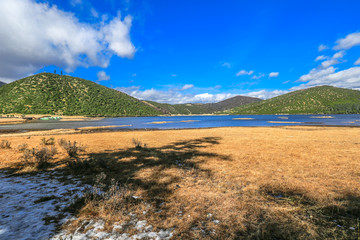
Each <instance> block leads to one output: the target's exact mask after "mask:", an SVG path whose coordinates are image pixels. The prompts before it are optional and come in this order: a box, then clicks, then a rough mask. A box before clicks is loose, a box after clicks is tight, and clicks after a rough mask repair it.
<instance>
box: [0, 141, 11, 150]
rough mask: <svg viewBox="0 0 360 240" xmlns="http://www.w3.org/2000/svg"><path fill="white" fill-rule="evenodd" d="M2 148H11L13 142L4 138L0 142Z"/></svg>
mask: <svg viewBox="0 0 360 240" xmlns="http://www.w3.org/2000/svg"><path fill="white" fill-rule="evenodd" d="M0 148H2V149H9V148H11V143H10V142H9V141H8V140H2V141H1V142H0Z"/></svg>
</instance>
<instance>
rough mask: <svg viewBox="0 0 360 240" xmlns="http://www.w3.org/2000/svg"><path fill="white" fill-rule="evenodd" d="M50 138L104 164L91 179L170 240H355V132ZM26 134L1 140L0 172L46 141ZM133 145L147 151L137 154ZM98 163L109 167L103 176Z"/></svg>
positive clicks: (217, 131) (358, 165) (223, 131)
mask: <svg viewBox="0 0 360 240" xmlns="http://www.w3.org/2000/svg"><path fill="white" fill-rule="evenodd" d="M43 133H44V132H43ZM51 133H52V132H48V134H50V135H48V136H47V138H48V137H54V138H55V140H56V141H57V140H58V139H60V138H64V139H66V140H69V141H77V142H78V143H81V144H83V145H86V152H85V153H82V154H81V155H80V157H81V158H83V159H87V158H89V159H92V161H93V160H94V161H95V160H96V159H97V160H101V164H102V165H99V166H97V167H96V168H95V169H96V171H95V172H97V173H98V172H99V171H100V170H98V168H100V169H103V170H101V171H104V172H106V174H107V175H109V176H111V177H113V178H115V179H116V180H117V181H119V182H120V183H124V184H125V183H126V184H130V185H131V186H132V187H134V188H135V189H136V193H135V194H136V196H141V197H142V199H143V200H144V201H146V202H148V203H151V204H153V206H154V209H156V211H155V210H154V212H152V214H150V215H144V216H143V218H144V220H146V221H147V222H148V223H149V224H151V225H152V226H154V227H155V228H162V229H170V228H174V229H176V230H175V231H174V234H175V236H177V239H189V238H200V239H201V238H202V237H201V236H203V235H201V234H203V233H202V232H201V231H200V230H201V228H199V227H194V225H195V226H203V228H204V229H205V228H206V231H208V232H209V233H208V234H211V232H214V233H213V234H214V235H213V236H214V238H218V239H227V238H229V239H233V238H236V236H239V235H237V234H241V236H247V235H246V234H253V235H252V236H258V237H259V238H262V237H263V238H266V237H269V236H275V237H277V238H281V237H282V238H290V237H293V238H296V239H324V238H328V237H329V238H333V237H334V236H335V235H336V236H338V239H352V238H353V237H356V236H357V235H356V234H357V233H358V231H359V229H358V225H356V224H357V222H356V217H352V216H353V215H352V213H355V215H354V216H358V215H356V214H358V213H360V175H359V172H360V147H359V146H360V138H359V136H360V128H350V127H303V126H289V127H256V128H247V127H232V128H230V127H227V128H211V129H187V130H161V131H157V130H154V131H142V130H139V131H109V132H94V133H86V134H82V133H77V134H73V133H74V132H69V133H67V132H62V133H61V132H58V133H56V134H53V135H51ZM28 134H29V135H27V136H19V135H16V134H12V135H8V136H6V137H4V136H3V137H0V140H7V141H9V142H10V143H11V146H12V148H11V149H0V151H1V154H0V167H1V168H11V167H12V166H13V165H14V163H16V162H20V161H21V153H19V152H18V151H16V148H17V146H19V145H20V144H27V145H28V147H29V148H36V147H42V146H41V138H43V136H41V135H39V133H36V132H30V133H28ZM133 139H136V140H137V141H138V142H140V143H141V145H142V146H144V145H146V147H143V148H140V149H137V148H134V142H133ZM56 147H57V148H58V150H59V153H58V154H57V155H56V157H55V159H54V160H53V162H54V163H59V164H58V165H56V164H55V165H56V166H55V167H54V168H58V169H66V166H65V165H64V164H63V163H64V162H66V161H68V159H69V158H68V156H67V155H66V154H65V152H64V151H63V150H62V149H61V148H60V147H59V146H56ZM104 161H105V162H107V164H110V165H108V166H107V167H105V168H104V167H103V165H104ZM92 178H94V177H92ZM87 207H89V206H87ZM87 207H86V206H85V207H84V209H85V210H82V211H80V214H79V215H78V217H80V219H81V218H84V219H86V218H88V217H89V215H87V214H89V211H86V209H87ZM139 209H142V208H140V205H139ZM139 211H140V210H139ZM142 211H143V210H141V212H142ZM91 212H92V214H94V215H92V216H93V217H96V218H100V219H105V221H109V222H111V221H120V220H118V219H117V217H116V216H117V215H116V216H114V215H111V213H110V212H106V211H105V212H104V210H101V211H100V212H97V210H96V209H95V210H94V209H92V210H91ZM95 213H96V214H95ZM109 214H110V215H111V217H110V215H109ZM141 216H142V215H141ZM339 226H340V227H339ZM259 229H260V230H259ZM204 231H205V230H204ZM244 234H245V235H244ZM206 236H207V237H204V238H206V239H207V238H208V237H209V236H210V235H206ZM264 236H265V237H264ZM344 236H345V237H344Z"/></svg>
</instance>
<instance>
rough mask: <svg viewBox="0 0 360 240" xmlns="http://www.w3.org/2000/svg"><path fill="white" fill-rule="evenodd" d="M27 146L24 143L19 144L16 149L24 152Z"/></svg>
mask: <svg viewBox="0 0 360 240" xmlns="http://www.w3.org/2000/svg"><path fill="white" fill-rule="evenodd" d="M27 148H28V145H27V144H26V143H23V144H20V145H18V146H17V150H18V151H19V152H24V151H25V150H26V149H27Z"/></svg>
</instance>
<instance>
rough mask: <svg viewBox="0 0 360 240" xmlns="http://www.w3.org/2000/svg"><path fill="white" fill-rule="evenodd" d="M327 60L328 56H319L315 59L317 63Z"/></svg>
mask: <svg viewBox="0 0 360 240" xmlns="http://www.w3.org/2000/svg"><path fill="white" fill-rule="evenodd" d="M325 59H328V57H326V56H324V55H321V56H317V58H316V59H315V62H317V61H321V60H325Z"/></svg>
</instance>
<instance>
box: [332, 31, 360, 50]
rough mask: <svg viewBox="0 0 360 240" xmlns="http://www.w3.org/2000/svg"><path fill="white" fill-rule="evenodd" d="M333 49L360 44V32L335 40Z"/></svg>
mask: <svg viewBox="0 0 360 240" xmlns="http://www.w3.org/2000/svg"><path fill="white" fill-rule="evenodd" d="M336 43H337V45H335V47H334V50H341V49H350V48H352V47H354V46H358V45H360V32H357V33H351V34H348V35H347V36H346V37H345V38H341V39H339V40H337V41H336Z"/></svg>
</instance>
